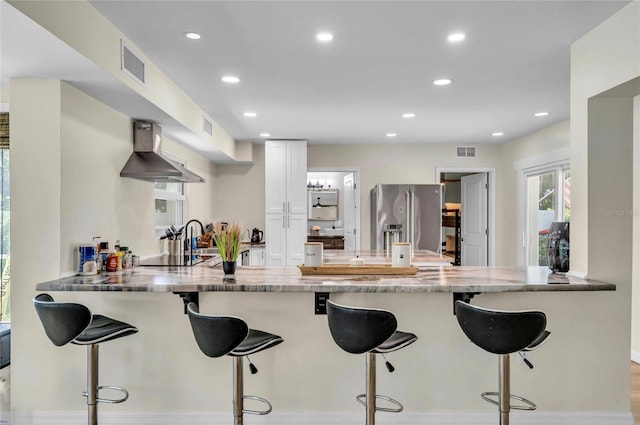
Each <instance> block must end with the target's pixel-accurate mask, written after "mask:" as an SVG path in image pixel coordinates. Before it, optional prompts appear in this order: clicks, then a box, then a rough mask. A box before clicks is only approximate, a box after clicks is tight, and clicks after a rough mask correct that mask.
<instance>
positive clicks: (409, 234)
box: [401, 190, 413, 243]
mask: <svg viewBox="0 0 640 425" xmlns="http://www.w3.org/2000/svg"><path fill="white" fill-rule="evenodd" d="M404 199H405V201H406V204H407V206H406V210H405V214H406V217H407V229H406V230H405V231H406V232H407V238H406V239H405V240H404V241H401V242H409V243H411V242H412V239H413V238H412V233H413V228H412V227H413V222H412V214H413V211H411V210H412V209H413V208H412V206H411V201H412V199H411V192H410V191H408V190H407V191H406V192H405V193H404Z"/></svg>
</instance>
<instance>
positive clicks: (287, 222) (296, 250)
mask: <svg viewBox="0 0 640 425" xmlns="http://www.w3.org/2000/svg"><path fill="white" fill-rule="evenodd" d="M264 236H265V242H266V243H265V249H266V253H265V254H266V265H268V266H296V265H298V264H302V262H303V257H304V243H305V242H306V238H307V142H306V141H304V140H268V141H266V142H265V232H264Z"/></svg>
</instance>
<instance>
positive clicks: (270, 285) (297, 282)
mask: <svg viewBox="0 0 640 425" xmlns="http://www.w3.org/2000/svg"><path fill="white" fill-rule="evenodd" d="M36 289H37V290H38V291H98V292H102V291H122V292H130V291H135V292H173V293H175V294H177V295H179V296H180V297H181V298H182V299H183V301H184V302H185V305H186V304H187V303H188V302H192V301H193V302H196V303H197V301H198V294H199V293H201V292H312V293H315V294H316V305H315V309H314V311H315V312H316V313H321V312H322V311H321V309H320V310H319V308H318V307H319V306H318V303H321V302H322V300H326V297H328V296H329V295H328V294H331V293H338V292H367V293H451V294H453V302H455V301H456V300H464V301H469V300H470V299H471V298H473V296H475V295H477V294H482V293H497V292H540V291H551V292H559V291H614V290H615V289H616V286H615V285H614V284H611V283H607V282H601V281H595V280H587V279H581V278H577V277H573V276H571V275H567V274H561V273H553V272H551V270H549V269H548V268H546V267H431V266H427V267H421V268H420V269H419V271H418V273H417V274H416V275H413V276H393V275H389V276H386V275H385V276H371V275H340V276H335V275H334V276H302V275H301V273H300V271H299V270H298V268H295V267H245V268H240V269H238V271H237V273H236V274H235V275H233V276H232V277H230V276H225V275H224V274H223V273H222V270H221V269H220V268H219V267H208V266H207V265H205V264H203V265H200V266H196V267H191V268H180V267H176V268H172V267H170V268H166V267H165V268H155V267H145V268H136V269H133V270H131V271H128V272H123V273H111V274H109V273H108V274H100V275H95V276H72V277H67V278H61V279H56V280H52V281H49V282H43V283H39V284H38V285H36ZM318 294H324V295H318Z"/></svg>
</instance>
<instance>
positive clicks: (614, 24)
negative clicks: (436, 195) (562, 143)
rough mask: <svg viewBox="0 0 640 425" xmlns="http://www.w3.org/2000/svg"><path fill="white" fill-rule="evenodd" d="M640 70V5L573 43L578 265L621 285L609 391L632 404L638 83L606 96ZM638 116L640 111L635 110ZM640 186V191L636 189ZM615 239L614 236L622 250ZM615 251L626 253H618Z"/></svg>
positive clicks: (606, 323)
mask: <svg viewBox="0 0 640 425" xmlns="http://www.w3.org/2000/svg"><path fill="white" fill-rule="evenodd" d="M639 75H640V2H632V3H631V4H629V5H628V6H626V7H625V8H623V9H622V10H621V11H620V12H618V13H616V14H615V15H613V16H612V17H611V18H610V19H608V20H607V21H605V22H604V23H602V24H601V25H600V26H598V27H597V28H595V29H594V30H593V31H591V32H589V33H588V34H587V35H585V36H584V37H583V38H581V39H580V40H578V41H577V42H576V43H574V45H573V46H572V48H571V169H572V186H571V195H572V199H571V202H572V217H571V221H572V231H571V268H572V270H573V271H574V272H581V273H588V275H589V276H590V277H591V278H594V279H602V280H606V281H609V282H613V283H616V284H617V290H616V293H615V296H614V297H613V299H612V300H611V301H610V302H611V304H609V303H607V304H600V305H599V306H596V305H594V311H597V310H598V309H600V308H605V309H607V310H610V314H608V315H607V316H606V317H603V329H606V328H607V327H608V328H610V329H615V337H614V338H612V341H611V346H610V348H609V354H608V355H607V362H606V366H605V367H603V369H606V370H607V372H608V374H609V376H610V377H611V379H612V381H613V384H614V386H613V387H611V388H610V389H608V390H606V391H607V392H610V394H611V395H612V396H615V397H617V398H619V399H621V400H624V401H627V400H628V394H629V385H630V383H629V379H630V378H629V368H628V363H629V353H630V348H631V347H630V339H631V338H630V335H631V299H632V295H633V292H632V269H633V266H632V263H633V258H636V261H637V258H638V254H637V253H633V255H632V249H633V244H632V235H633V232H632V229H633V227H634V225H637V224H638V218H637V213H634V212H633V203H632V200H633V197H634V189H633V177H632V176H633V173H634V164H633V160H632V158H633V153H632V152H633V113H634V112H633V101H632V98H633V97H634V96H635V95H637V94H639V91H638V88H637V84H631V86H630V87H628V88H627V89H626V90H621V91H620V92H618V93H617V95H616V97H613V98H612V97H603V96H602V95H601V93H603V92H605V91H607V90H609V89H611V88H614V87H616V86H619V85H621V84H623V83H626V82H627V81H630V80H634V79H636V78H637V77H638V76H639ZM636 113H637V112H636ZM637 190H638V189H637V188H636V189H635V191H637ZM611 241H615V242H614V243H615V250H614V249H612V248H613V247H612V245H611ZM614 251H615V252H618V253H619V254H620V255H618V256H615V255H614Z"/></svg>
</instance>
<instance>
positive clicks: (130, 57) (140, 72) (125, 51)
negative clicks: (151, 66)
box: [120, 40, 144, 85]
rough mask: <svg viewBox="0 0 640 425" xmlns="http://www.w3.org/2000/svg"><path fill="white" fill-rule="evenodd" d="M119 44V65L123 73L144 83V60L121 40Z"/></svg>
mask: <svg viewBox="0 0 640 425" xmlns="http://www.w3.org/2000/svg"><path fill="white" fill-rule="evenodd" d="M120 46H121V55H120V58H121V62H122V63H121V67H122V71H124V73H125V74H129V76H130V77H131V78H133V79H134V80H136V81H137V82H139V83H140V84H142V85H144V62H142V60H141V59H140V58H139V57H138V56H136V55H135V54H134V53H133V52H132V51H131V50H129V48H127V46H125V45H124V43H123V42H122V40H121V41H120Z"/></svg>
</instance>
